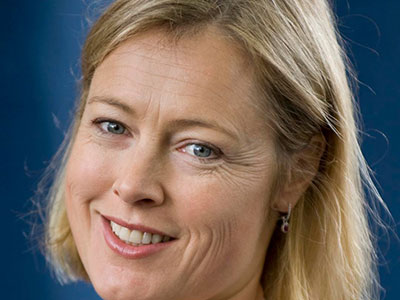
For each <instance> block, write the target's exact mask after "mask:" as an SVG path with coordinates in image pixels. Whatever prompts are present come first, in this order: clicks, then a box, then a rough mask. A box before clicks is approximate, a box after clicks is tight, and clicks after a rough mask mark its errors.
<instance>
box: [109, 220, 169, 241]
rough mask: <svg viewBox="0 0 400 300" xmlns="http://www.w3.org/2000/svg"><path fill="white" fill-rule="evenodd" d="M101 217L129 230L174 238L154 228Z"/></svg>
mask: <svg viewBox="0 0 400 300" xmlns="http://www.w3.org/2000/svg"><path fill="white" fill-rule="evenodd" d="M103 217H104V218H106V219H107V220H109V221H113V222H114V223H117V224H118V225H121V226H123V227H126V228H128V229H129V230H139V231H142V232H148V233H151V234H158V235H163V236H168V237H170V238H175V237H173V236H171V235H169V234H167V233H165V232H162V231H160V230H157V229H154V228H151V227H148V226H145V225H142V224H130V223H127V222H125V221H124V220H121V219H119V218H116V217H112V216H106V215H103Z"/></svg>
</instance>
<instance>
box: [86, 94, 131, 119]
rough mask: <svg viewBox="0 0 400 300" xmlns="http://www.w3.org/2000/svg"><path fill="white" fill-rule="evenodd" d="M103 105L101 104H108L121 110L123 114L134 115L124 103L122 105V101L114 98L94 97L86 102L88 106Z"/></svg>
mask: <svg viewBox="0 0 400 300" xmlns="http://www.w3.org/2000/svg"><path fill="white" fill-rule="evenodd" d="M96 102H97V103H103V104H108V105H111V106H114V107H117V108H119V109H121V110H123V111H124V112H126V113H128V114H130V115H135V111H134V110H133V109H132V108H131V107H129V106H128V105H126V104H125V103H123V102H122V101H120V100H119V99H117V98H114V97H104V96H94V97H92V98H90V99H89V100H88V104H91V103H96Z"/></svg>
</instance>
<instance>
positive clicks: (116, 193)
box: [113, 188, 120, 197]
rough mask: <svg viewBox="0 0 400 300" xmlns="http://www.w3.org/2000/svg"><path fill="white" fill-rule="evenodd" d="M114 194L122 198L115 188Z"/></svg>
mask: <svg viewBox="0 0 400 300" xmlns="http://www.w3.org/2000/svg"><path fill="white" fill-rule="evenodd" d="M113 194H114V195H116V196H118V197H119V196H120V195H119V192H118V190H117V189H115V188H113Z"/></svg>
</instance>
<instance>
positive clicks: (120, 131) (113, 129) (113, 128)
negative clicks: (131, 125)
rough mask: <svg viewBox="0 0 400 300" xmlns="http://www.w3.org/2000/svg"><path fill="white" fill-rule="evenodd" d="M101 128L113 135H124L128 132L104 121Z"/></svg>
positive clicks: (115, 124)
mask: <svg viewBox="0 0 400 300" xmlns="http://www.w3.org/2000/svg"><path fill="white" fill-rule="evenodd" d="M100 126H101V128H102V129H103V130H104V131H106V132H109V133H112V134H124V133H125V131H126V129H125V127H124V126H122V125H121V124H119V123H116V122H112V121H103V122H101V123H100Z"/></svg>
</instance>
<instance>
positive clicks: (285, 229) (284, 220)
mask: <svg viewBox="0 0 400 300" xmlns="http://www.w3.org/2000/svg"><path fill="white" fill-rule="evenodd" d="M291 211H292V206H291V204H290V203H289V209H288V213H287V214H286V215H284V216H282V217H281V220H282V226H281V231H282V232H283V233H288V232H289V219H290V213H291Z"/></svg>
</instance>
